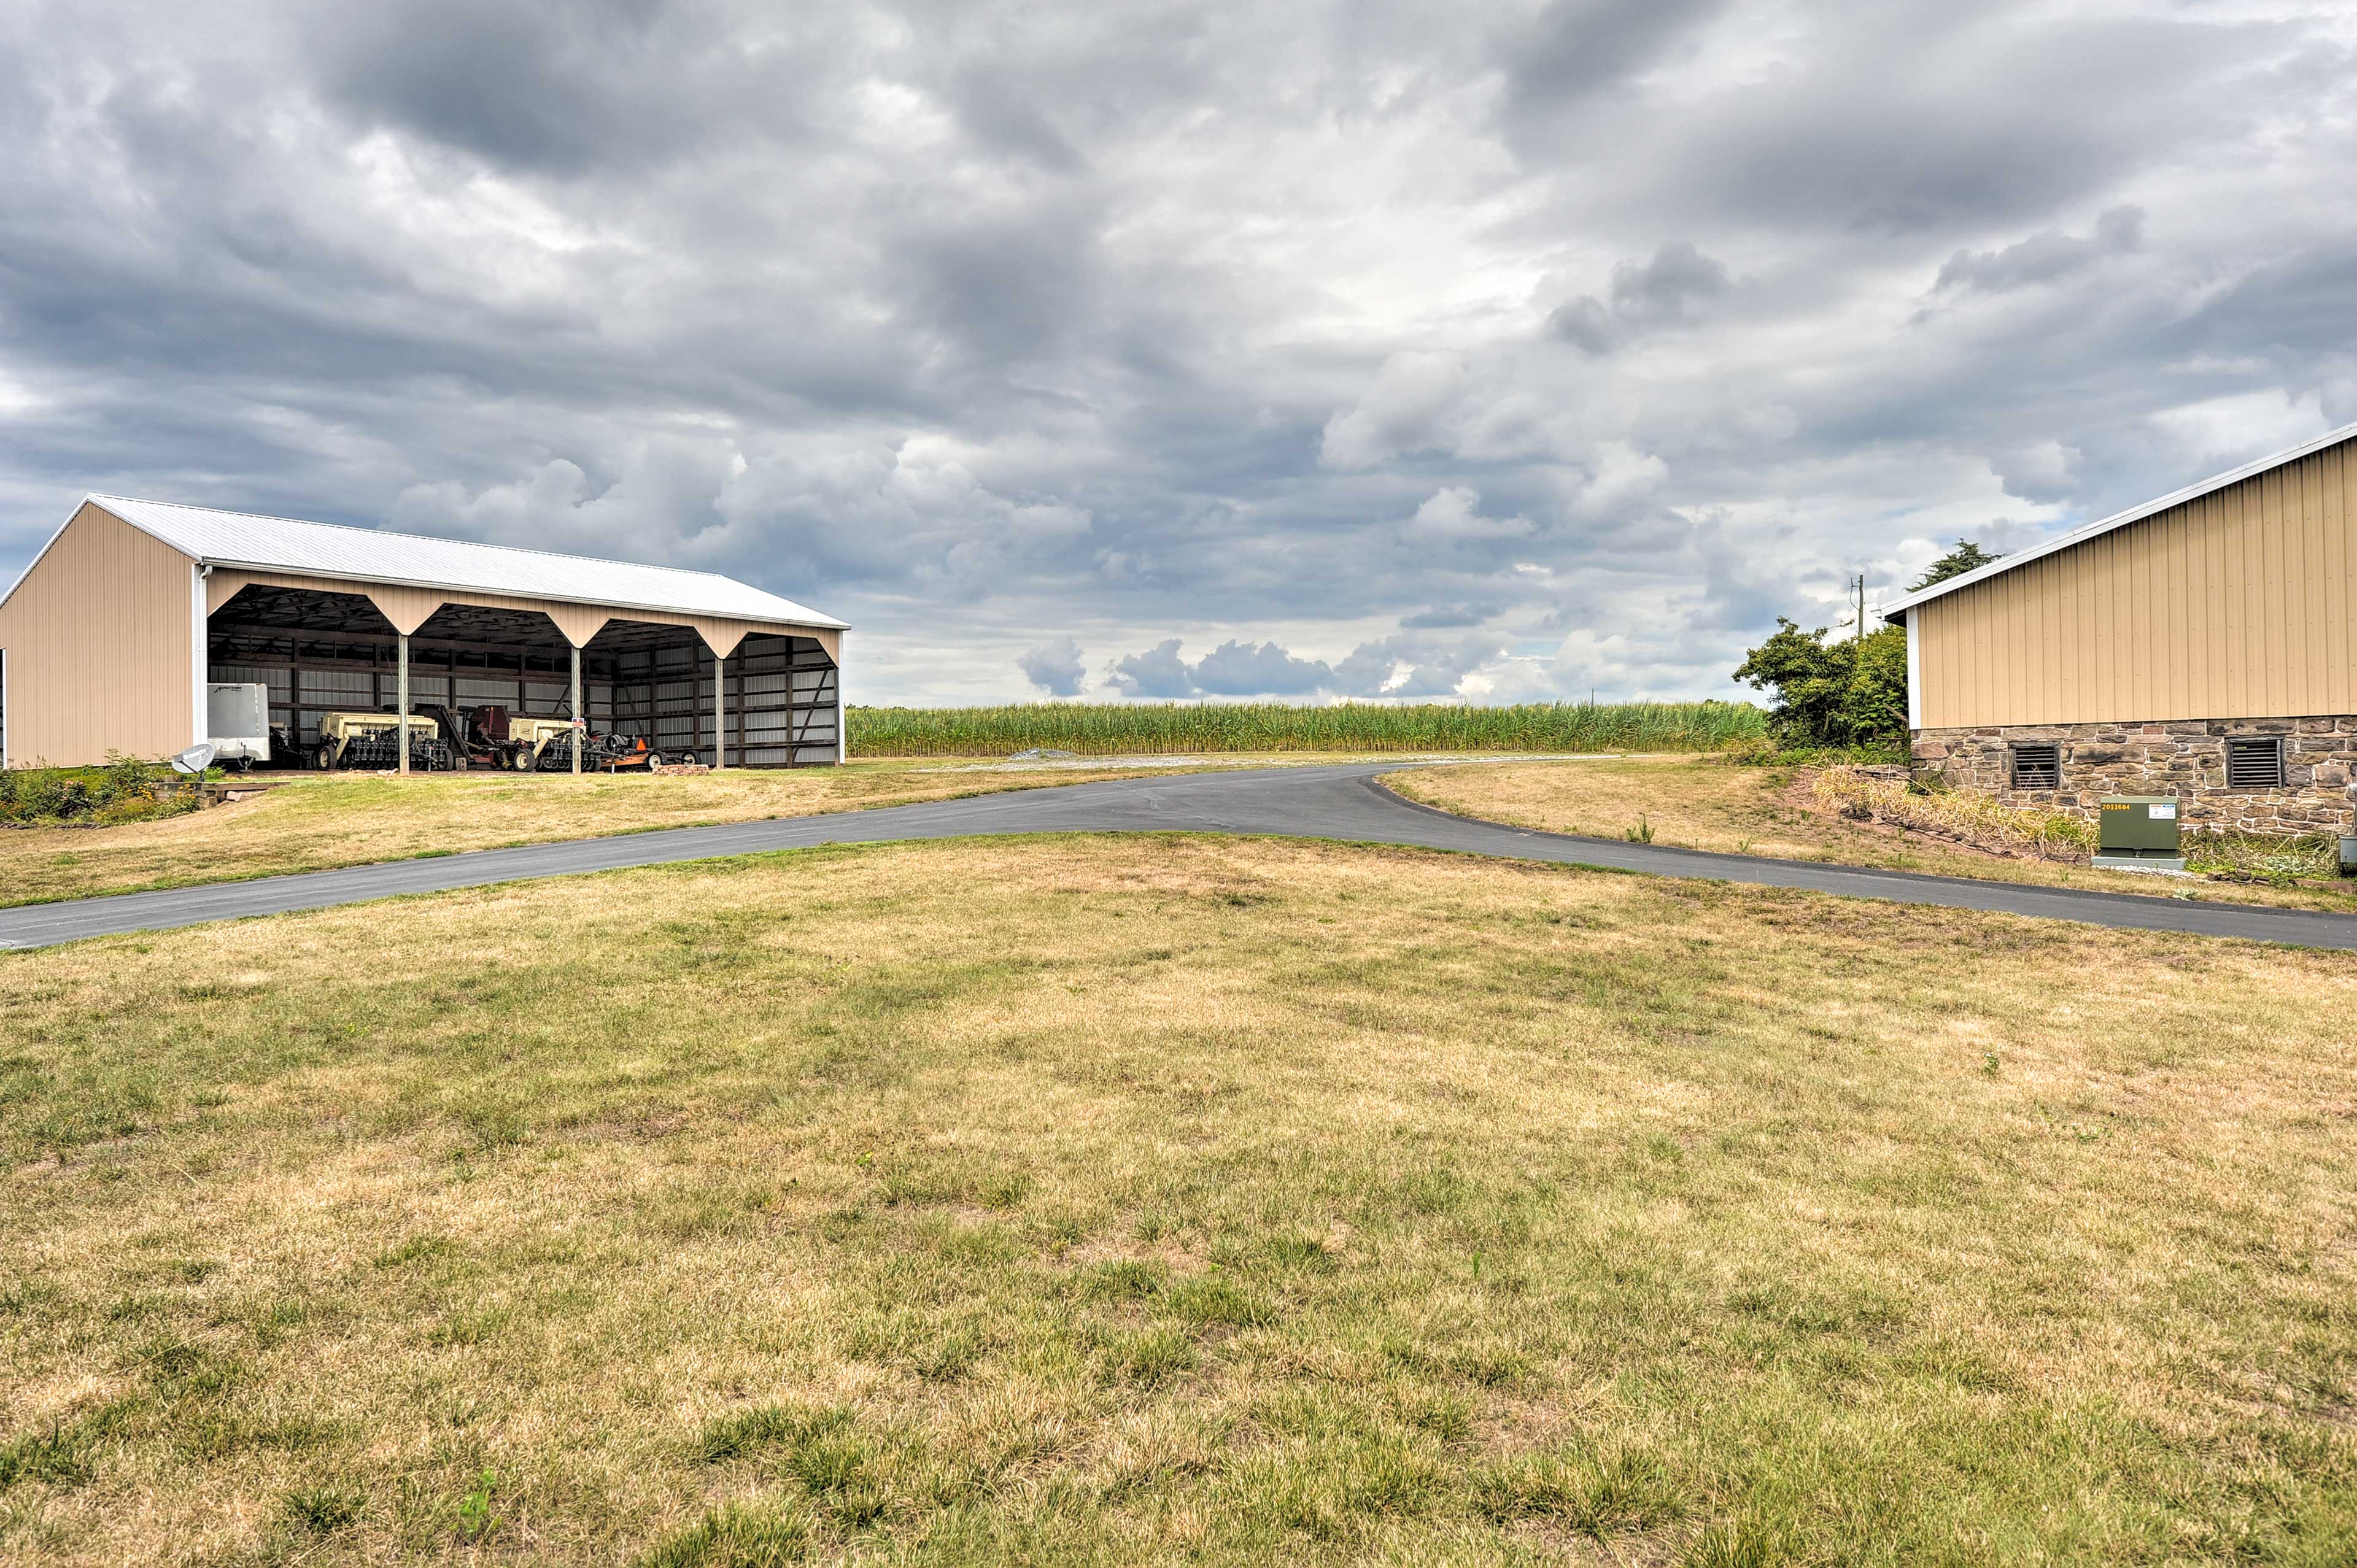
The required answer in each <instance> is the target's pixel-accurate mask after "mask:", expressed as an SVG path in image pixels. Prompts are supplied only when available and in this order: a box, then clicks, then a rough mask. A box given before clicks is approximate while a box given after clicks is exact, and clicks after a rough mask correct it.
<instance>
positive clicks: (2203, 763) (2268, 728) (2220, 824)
mask: <svg viewBox="0 0 2357 1568" xmlns="http://www.w3.org/2000/svg"><path fill="white" fill-rule="evenodd" d="M2245 735H2250V736H2269V735H2271V736H2282V737H2283V743H2284V788H2282V789H2266V790H2261V789H2227V788H2226V747H2225V745H2224V742H2225V739H2226V737H2227V736H2245ZM2016 741H2052V742H2053V743H2055V746H2057V748H2058V749H2059V751H2060V753H2061V759H2062V782H2061V788H2060V789H2014V788H2013V786H2012V768H2011V751H2010V748H2011V746H2013V744H2014V743H2015V742H2016ZM1911 755H1912V757H1913V762H1912V764H1911V768H1912V770H1913V772H1914V774H1915V776H1916V777H1917V778H1919V779H1943V780H1944V781H1946V782H1947V783H1948V784H1950V785H1952V786H1955V787H1957V788H1966V787H1969V788H1972V789H1986V790H1989V791H1991V792H1993V793H1995V794H1996V796H1997V797H1998V798H1999V799H2001V800H2006V801H2008V802H2010V803H2012V804H2015V805H2023V806H2030V805H2037V806H2050V807H2059V808H2061V810H2063V811H2072V812H2075V813H2076V814H2078V815H2080V816H2083V817H2085V818H2087V819H2088V820H2089V821H2093V819H2094V816H2095V804H2096V802H2097V801H2099V800H2102V799H2103V798H2104V796H2106V795H2175V796H2177V797H2178V799H2179V800H2180V801H2181V802H2182V803H2183V804H2182V808H2181V809H2182V811H2183V813H2184V815H2183V817H2182V819H2181V820H2182V821H2183V822H2184V824H2185V827H2186V829H2187V831H2189V832H2190V831H2193V830H2195V829H2206V830H2211V831H2224V830H2229V829H2232V830H2238V831H2241V832H2255V833H2317V832H2326V833H2351V832H2357V786H2352V782H2351V780H2352V778H2357V716H2352V715H2347V714H2342V715H2328V716H2324V717H2318V718H2299V719H2190V720H2180V721H2177V722H2174V723H2167V724H2098V725H1996V726H1990V727H1986V728H1976V729H1923V730H1917V731H1916V732H1915V740H1914V746H1913V748H1912V754H1911Z"/></svg>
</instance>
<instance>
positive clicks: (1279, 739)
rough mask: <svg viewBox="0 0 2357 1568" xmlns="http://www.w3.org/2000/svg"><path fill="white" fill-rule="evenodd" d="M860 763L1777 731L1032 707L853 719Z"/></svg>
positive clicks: (1616, 717) (1558, 711)
mask: <svg viewBox="0 0 2357 1568" xmlns="http://www.w3.org/2000/svg"><path fill="white" fill-rule="evenodd" d="M849 725H850V731H849V733H850V737H851V753H852V755H853V756H855V757H992V756H1004V755H1006V753H1008V752H1013V751H1022V750H1026V749H1028V748H1029V747H1032V746H1054V747H1057V748H1059V749H1061V750H1065V751H1072V752H1078V753H1081V754H1082V755H1085V756H1092V757H1110V756H1117V755H1121V754H1124V753H1126V754H1128V755H1131V756H1140V755H1152V754H1158V753H1176V752H1190V753H1191V752H1226V751H1272V752H1275V751H1338V752H1377V753H1387V752H1415V751H1716V750H1718V749H1720V748H1722V747H1725V746H1735V745H1738V744H1740V743H1742V742H1744V741H1748V740H1756V739H1758V738H1759V737H1760V736H1762V735H1763V734H1764V733H1765V731H1764V728H1763V725H1764V719H1763V716H1762V714H1760V710H1759V709H1758V708H1755V707H1753V706H1751V705H1750V704H1749V703H1529V704H1525V705H1523V706H1521V707H1510V708H1482V707H1469V706H1466V705H1464V704H1461V703H1420V704H1415V705H1392V704H1383V703H1340V704H1333V705H1328V706H1305V705H1301V704H1297V703H1016V704H1011V705H1008V706H1005V707H993V708H853V709H851V710H850V711H849Z"/></svg>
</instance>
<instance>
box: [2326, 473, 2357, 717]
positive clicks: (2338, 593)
mask: <svg viewBox="0 0 2357 1568" xmlns="http://www.w3.org/2000/svg"><path fill="white" fill-rule="evenodd" d="M2317 471H2319V474H2321V490H2324V505H2321V516H2319V526H2321V528H2324V649H2327V712H2333V714H2345V712H2350V634H2352V629H2357V628H2350V616H2352V611H2350V535H2348V526H2350V511H2348V448H2345V446H2336V448H2331V450H2327V453H2317Z"/></svg>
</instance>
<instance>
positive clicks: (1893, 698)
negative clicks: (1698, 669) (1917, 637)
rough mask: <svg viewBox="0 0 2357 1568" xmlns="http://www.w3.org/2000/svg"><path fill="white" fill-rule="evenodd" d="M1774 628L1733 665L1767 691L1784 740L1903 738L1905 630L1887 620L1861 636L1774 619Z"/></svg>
mask: <svg viewBox="0 0 2357 1568" xmlns="http://www.w3.org/2000/svg"><path fill="white" fill-rule="evenodd" d="M1776 628H1777V629H1776V633H1775V635H1774V636H1772V637H1770V639H1768V640H1767V641H1765V642H1763V643H1761V644H1760V646H1759V647H1757V648H1755V649H1752V650H1750V651H1749V653H1748V654H1746V655H1745V656H1744V660H1743V665H1742V667H1741V668H1740V669H1738V670H1737V671H1736V672H1735V678H1736V679H1737V680H1738V681H1747V682H1750V684H1751V686H1752V687H1753V689H1754V690H1757V691H1762V692H1767V691H1772V692H1773V693H1775V698H1776V705H1775V706H1774V707H1772V708H1770V710H1769V712H1768V727H1769V730H1770V733H1771V734H1773V735H1774V736H1775V737H1776V739H1777V740H1778V741H1779V742H1780V743H1781V744H1783V745H1785V746H1895V745H1904V744H1905V742H1906V739H1907V632H1906V629H1905V628H1903V627H1895V626H1887V627H1884V628H1882V629H1881V630H1880V631H1877V632H1871V633H1868V634H1867V636H1865V637H1862V638H1849V639H1843V640H1841V641H1838V642H1827V641H1826V640H1825V628H1824V627H1819V628H1817V629H1816V630H1814V631H1803V630H1802V629H1801V628H1800V626H1799V625H1798V623H1796V622H1793V621H1790V620H1787V619H1785V618H1783V617H1782V616H1778V617H1777V618H1776Z"/></svg>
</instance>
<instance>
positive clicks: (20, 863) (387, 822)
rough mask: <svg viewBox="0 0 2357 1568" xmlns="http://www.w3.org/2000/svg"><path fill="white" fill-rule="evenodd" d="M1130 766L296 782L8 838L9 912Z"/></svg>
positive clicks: (877, 802)
mask: <svg viewBox="0 0 2357 1568" xmlns="http://www.w3.org/2000/svg"><path fill="white" fill-rule="evenodd" d="M1134 771H1135V769H1125V768H1122V767H1121V766H1120V765H1119V764H1118V763H1113V764H1109V765H1108V766H1107V767H1106V768H1103V770H1102V771H1092V772H1082V773H1072V772H1059V773H1036V774H1017V773H981V772H971V771H968V772H952V771H947V770H945V769H944V768H942V767H941V766H940V765H938V764H933V763H929V762H873V763H861V764H856V765H854V766H852V767H849V768H792V769H771V768H728V769H726V770H724V771H721V772H717V773H702V774H679V775H671V776H667V777H650V776H648V775H646V774H642V773H617V774H590V775H587V776H585V777H581V778H575V777H573V776H572V775H570V774H560V773H535V774H515V773H497V772H488V771H482V770H477V771H473V772H468V773H436V774H430V775H416V774H413V775H412V776H410V777H409V778H407V779H401V778H396V777H393V776H392V775H387V774H375V773H367V774H355V773H340V774H332V775H331V774H317V775H314V774H300V773H298V774H293V775H289V776H284V777H285V782H283V783H281V784H280V785H279V787H278V788H276V789H270V790H268V791H266V792H264V793H263V794H260V795H258V796H256V797H254V798H253V799H251V800H240V801H236V802H234V803H231V804H228V805H223V806H218V807H215V808H213V809H211V810H210V811H197V812H191V813H189V814H188V815H186V816H179V817H167V818H164V819H162V820H161V821H158V822H138V823H134V824H131V825H128V826H124V827H107V828H84V827H48V828H21V829H10V830H5V831H0V907H5V906H8V905H14V904H31V903H40V902H46V901H48V900H51V899H58V898H87V897H94V896H97V895H100V894H106V893H129V892H137V891H143V890H145V889H148V888H155V887H177V886H186V885H188V884H190V883H199V882H222V881H234V880H237V879H240V878H243V877H253V876H278V875H285V874H287V873H289V872H298V871H320V870H325V869H328V868H329V867H332V866H339V865H366V864H368V863H370V862H372V861H382V860H403V859H407V858H410V857H412V856H415V855H421V854H454V853H457V852H458V851H462V850H470V849H499V848H503V847H506V846H508V845H511V844H520V843H546V842H549V841H551V840H555V839H575V838H592V837H597V836H600V835H603V834H609V833H623V832H646V831H648V830H649V829H653V828H680V827H694V826H697V825H699V824H702V823H705V822H752V821H759V820H760V819H763V818H770V817H801V816H809V815H811V814H813V813H815V812H819V811H857V810H861V809H863V808H866V807H872V806H898V805H904V804H907V803H908V802H909V801H913V800H947V799H950V798H952V797H954V796H961V795H983V794H991V793H995V792H996V791H998V790H1002V789H1032V788H1036V787H1038V786H1040V785H1044V784H1071V783H1079V782H1082V781H1083V780H1085V779H1106V778H1120V777H1124V776H1125V774H1126V773H1128V772H1134ZM266 778H267V776H265V779H266Z"/></svg>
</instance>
